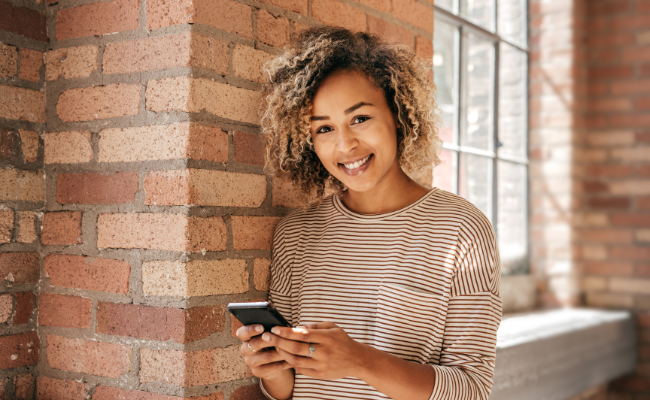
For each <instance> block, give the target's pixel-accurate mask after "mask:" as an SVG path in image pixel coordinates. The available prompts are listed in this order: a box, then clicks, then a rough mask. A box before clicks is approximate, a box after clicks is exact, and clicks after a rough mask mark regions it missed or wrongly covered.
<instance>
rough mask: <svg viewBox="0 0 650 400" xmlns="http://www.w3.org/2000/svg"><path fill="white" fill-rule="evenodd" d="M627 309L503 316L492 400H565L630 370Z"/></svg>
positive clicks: (632, 353) (632, 348)
mask: <svg viewBox="0 0 650 400" xmlns="http://www.w3.org/2000/svg"><path fill="white" fill-rule="evenodd" d="M635 366H636V331H635V323H634V318H633V316H632V314H631V313H630V312H628V311H604V310H595V309H586V308H585V309H579V308H573V309H571V308H569V309H561V310H551V311H540V312H533V313H527V314H520V315H513V316H505V317H504V319H503V322H502V323H501V326H500V328H499V331H498V332H497V361H496V371H495V376H494V387H493V388H492V394H491V395H490V400H521V399H526V400H566V399H569V398H571V397H572V396H575V395H577V394H580V393H582V392H584V391H585V390H587V389H590V388H592V387H594V386H597V385H600V384H603V383H606V382H608V381H611V380H612V379H614V378H617V377H619V376H622V375H625V374H627V373H630V372H633V371H634V369H635Z"/></svg>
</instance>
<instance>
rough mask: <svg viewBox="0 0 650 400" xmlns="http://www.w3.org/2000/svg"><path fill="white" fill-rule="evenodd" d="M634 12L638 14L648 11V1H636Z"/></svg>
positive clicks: (649, 9)
mask: <svg viewBox="0 0 650 400" xmlns="http://www.w3.org/2000/svg"><path fill="white" fill-rule="evenodd" d="M636 10H637V11H640V12H645V11H650V0H638V1H637V2H636Z"/></svg>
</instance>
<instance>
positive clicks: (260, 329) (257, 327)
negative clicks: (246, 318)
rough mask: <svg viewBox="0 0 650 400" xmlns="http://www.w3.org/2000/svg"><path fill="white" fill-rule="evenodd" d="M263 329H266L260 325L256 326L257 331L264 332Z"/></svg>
mask: <svg viewBox="0 0 650 400" xmlns="http://www.w3.org/2000/svg"><path fill="white" fill-rule="evenodd" d="M263 330H264V328H262V327H261V326H260V325H257V326H256V327H255V332H262V331H263Z"/></svg>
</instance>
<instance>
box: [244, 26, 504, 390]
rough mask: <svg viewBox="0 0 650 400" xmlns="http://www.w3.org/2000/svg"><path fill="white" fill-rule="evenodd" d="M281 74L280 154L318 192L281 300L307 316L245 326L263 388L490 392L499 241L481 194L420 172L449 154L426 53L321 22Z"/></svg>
mask: <svg viewBox="0 0 650 400" xmlns="http://www.w3.org/2000/svg"><path fill="white" fill-rule="evenodd" d="M268 72H269V82H268V83H267V86H266V104H265V107H266V108H265V110H266V112H265V115H264V118H263V122H262V126H263V130H264V133H265V135H266V137H267V163H268V166H269V168H270V169H272V170H274V171H276V172H277V173H278V174H279V175H284V176H287V177H289V178H290V179H291V180H292V181H293V182H294V183H296V184H299V185H300V186H301V187H302V189H303V190H304V191H305V193H310V192H312V191H314V189H315V190H316V192H317V197H318V201H316V202H315V203H313V204H311V205H309V206H306V207H304V208H303V209H300V210H297V211H295V212H294V213H292V214H290V215H289V216H287V217H286V218H284V219H283V220H282V221H281V222H280V224H279V225H278V227H277V228H276V231H275V236H274V243H273V263H272V266H271V275H272V282H271V288H270V292H269V300H270V301H271V302H273V303H274V304H275V306H276V308H277V310H278V311H279V312H280V313H281V314H282V315H283V316H284V317H285V318H286V320H287V321H288V322H289V323H290V324H291V326H293V327H295V328H286V327H275V328H273V329H272V331H271V332H263V329H261V328H262V327H261V326H256V325H248V326H244V327H242V328H240V329H239V330H238V331H237V336H238V337H239V338H240V339H241V340H242V342H243V343H242V347H241V351H242V354H243V356H244V360H245V361H246V363H247V364H248V366H249V367H250V368H251V370H252V371H253V374H254V375H255V376H257V377H260V378H261V379H260V386H261V388H262V390H263V392H264V393H265V395H266V396H267V397H268V398H269V399H288V398H293V399H294V400H303V399H349V398H354V399H387V398H392V399H397V400H401V399H404V400H419V399H421V400H425V399H436V400H442V399H445V400H460V399H463V400H478V399H481V400H486V399H487V398H488V396H489V394H490V389H491V386H492V376H493V372H494V365H495V363H494V359H495V346H496V331H497V328H498V326H499V322H500V319H501V299H500V297H499V271H500V269H499V257H498V251H497V248H496V244H495V239H494V232H493V230H492V227H491V225H490V223H489V221H488V220H487V218H486V217H485V216H484V215H483V214H482V213H481V212H480V211H479V210H478V209H477V208H476V207H474V206H473V205H471V204H470V203H468V202H467V201H465V200H463V199H462V198H460V197H458V196H455V195H453V194H451V193H448V192H445V191H443V190H439V189H435V188H434V189H432V190H427V189H426V188H424V187H423V186H421V185H419V184H418V183H416V182H415V181H414V180H412V179H411V178H410V177H409V175H408V174H409V173H416V172H417V171H418V169H420V168H423V167H425V166H428V165H430V164H431V163H433V164H436V163H437V162H438V159H437V150H438V146H439V140H438V137H437V134H438V131H437V127H436V123H437V120H436V118H435V113H434V111H435V102H434V98H433V96H432V90H433V88H432V85H431V84H430V82H429V80H428V70H427V67H426V64H425V63H423V62H422V61H420V60H419V59H418V58H417V57H416V56H415V55H413V54H412V53H410V52H409V51H408V49H407V48H405V47H399V46H393V45H388V44H384V43H381V42H379V41H378V40H377V39H376V38H374V37H372V36H369V35H367V34H364V33H357V34H353V33H351V32H349V31H346V30H343V29H337V28H316V29H311V30H307V31H305V32H303V33H302V34H301V36H300V37H299V38H298V40H297V41H296V42H295V43H294V44H293V47H290V48H288V49H287V50H286V52H285V54H284V55H282V56H280V57H278V58H276V59H275V60H274V61H272V62H271V64H270V68H269V71H268ZM326 185H329V186H331V187H333V188H334V189H335V193H334V194H333V195H330V196H327V197H325V196H324V189H325V186H326ZM262 350H264V351H262Z"/></svg>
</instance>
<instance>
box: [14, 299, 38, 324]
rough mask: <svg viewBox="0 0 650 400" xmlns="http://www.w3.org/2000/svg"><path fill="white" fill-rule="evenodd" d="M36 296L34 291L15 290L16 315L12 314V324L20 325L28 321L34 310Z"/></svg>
mask: <svg viewBox="0 0 650 400" xmlns="http://www.w3.org/2000/svg"><path fill="white" fill-rule="evenodd" d="M35 305H36V298H35V297H34V292H16V315H14V322H13V324H14V325H22V324H26V323H28V322H29V318H30V317H31V316H32V313H33V312H34V306H35Z"/></svg>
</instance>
